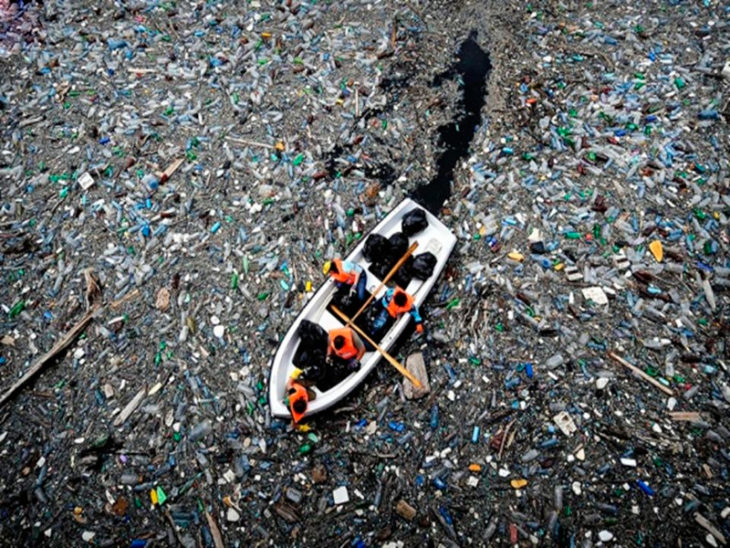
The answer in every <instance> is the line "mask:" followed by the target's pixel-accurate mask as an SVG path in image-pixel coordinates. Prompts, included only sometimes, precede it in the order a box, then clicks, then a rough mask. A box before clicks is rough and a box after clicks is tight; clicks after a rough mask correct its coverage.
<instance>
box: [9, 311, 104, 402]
mask: <svg viewBox="0 0 730 548" xmlns="http://www.w3.org/2000/svg"><path fill="white" fill-rule="evenodd" d="M98 309H99V307H98V306H97V307H93V308H92V309H91V310H89V311H88V312H87V313H86V314H85V315H84V317H83V318H81V319H80V320H79V322H78V323H77V324H76V325H74V326H73V327H72V328H71V329H70V330H69V331H68V333H66V334H65V335H64V336H63V337H61V339H59V340H58V342H57V343H56V344H54V345H53V348H51V349H50V350H49V351H48V352H46V353H45V354H43V355H42V356H41V357H40V358H39V359H38V361H36V362H35V363H34V364H33V365H32V366H31V367H30V368H29V369H28V371H26V372H25V375H23V376H22V377H20V379H18V380H17V381H16V382H15V384H13V386H11V387H10V388H8V390H7V391H6V392H5V393H4V394H3V395H2V397H0V406H2V405H3V404H4V403H5V402H6V401H8V400H9V399H10V398H12V397H13V396H14V395H15V393H16V392H17V391H18V390H20V389H21V388H22V387H23V386H25V383H27V382H28V381H29V380H30V379H31V378H33V377H34V376H35V375H36V373H38V372H39V371H40V370H41V369H43V366H44V365H46V363H48V362H49V361H50V360H52V359H53V358H55V357H56V356H57V355H58V354H60V353H61V352H62V351H63V350H64V349H65V348H66V347H67V346H68V345H70V344H71V343H72V342H73V341H74V340H75V339H76V337H78V336H79V335H80V334H81V332H82V331H83V330H84V329H86V326H87V325H89V322H91V320H92V319H93V318H94V315H95V314H96V312H97V310H98Z"/></svg>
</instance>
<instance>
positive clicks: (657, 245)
mask: <svg viewBox="0 0 730 548" xmlns="http://www.w3.org/2000/svg"><path fill="white" fill-rule="evenodd" d="M649 250H650V251H651V253H652V255H654V258H655V259H656V261H657V262H658V263H660V262H662V259H663V258H664V249H662V243H661V242H660V241H659V240H654V241H653V242H651V243H650V244H649Z"/></svg>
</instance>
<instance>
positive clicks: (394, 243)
mask: <svg viewBox="0 0 730 548" xmlns="http://www.w3.org/2000/svg"><path fill="white" fill-rule="evenodd" d="M388 243H389V244H390V253H388V260H389V261H390V266H391V267H392V266H393V265H395V263H397V262H398V260H399V259H400V258H401V257H402V256H403V255H405V254H406V251H408V236H406V235H405V234H403V233H402V232H396V233H395V234H393V235H392V236H391V237H390V238H388Z"/></svg>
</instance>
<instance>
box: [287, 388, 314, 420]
mask: <svg viewBox="0 0 730 548" xmlns="http://www.w3.org/2000/svg"><path fill="white" fill-rule="evenodd" d="M300 400H301V401H303V402H304V404H305V407H304V411H301V412H297V410H296V409H295V408H296V407H299V406H300V405H301V404H299V405H297V402H298V401H300ZM308 403H309V394H307V389H306V388H304V387H303V386H302V385H301V384H299V383H298V382H292V383H289V411H291V416H292V418H293V419H294V423H298V422H299V421H300V420H302V417H303V416H304V414H305V413H306V412H307V407H306V405H307V404H308Z"/></svg>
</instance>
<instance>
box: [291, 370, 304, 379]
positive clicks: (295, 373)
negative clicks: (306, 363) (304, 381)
mask: <svg viewBox="0 0 730 548" xmlns="http://www.w3.org/2000/svg"><path fill="white" fill-rule="evenodd" d="M302 373H304V371H302V370H301V369H299V368H298V367H295V368H294V371H292V374H291V375H289V377H290V378H291V380H293V381H295V380H297V379H298V378H299V376H300V375H301V374H302Z"/></svg>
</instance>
